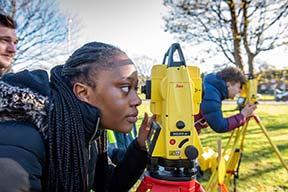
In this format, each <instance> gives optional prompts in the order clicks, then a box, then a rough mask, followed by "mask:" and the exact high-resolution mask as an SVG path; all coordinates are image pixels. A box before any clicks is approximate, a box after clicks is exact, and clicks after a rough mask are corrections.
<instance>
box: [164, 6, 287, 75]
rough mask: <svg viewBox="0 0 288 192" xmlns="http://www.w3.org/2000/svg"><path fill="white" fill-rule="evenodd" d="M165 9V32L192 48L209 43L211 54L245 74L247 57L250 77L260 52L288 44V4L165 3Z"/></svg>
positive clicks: (208, 49)
mask: <svg viewBox="0 0 288 192" xmlns="http://www.w3.org/2000/svg"><path fill="white" fill-rule="evenodd" d="M164 6H166V7H167V8H168V11H167V14H166V15H165V16H164V17H163V18H164V20H165V30H166V31H169V32H170V33H172V34H175V36H176V38H178V39H180V40H182V41H185V42H187V43H190V44H192V45H199V44H203V43H206V44H207V42H208V45H209V46H208V48H207V51H208V52H209V53H214V54H219V52H221V53H223V54H224V56H225V58H226V59H227V61H228V62H230V63H233V64H235V65H236V66H237V67H239V68H240V69H242V70H244V64H243V63H244V62H243V58H244V56H245V57H246V59H245V62H247V63H248V67H249V72H250V73H253V62H254V59H255V57H256V56H257V55H258V54H259V53H260V52H263V51H268V50H271V49H274V48H276V47H280V46H283V45H285V44H286V45H287V42H288V33H287V29H288V22H287V17H288V14H287V12H288V1H287V0H277V1H274V0H253V1H248V0H222V1H221V0H203V1H198V0H164ZM209 43H210V44H209ZM210 45H213V46H214V47H210ZM213 49H214V51H213Z"/></svg>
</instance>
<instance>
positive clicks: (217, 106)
mask: <svg viewBox="0 0 288 192" xmlns="http://www.w3.org/2000/svg"><path fill="white" fill-rule="evenodd" d="M203 92H204V94H203V95H204V97H203V99H202V102H201V105H200V110H201V112H200V113H199V114H198V115H196V116H195V127H196V128H197V130H200V129H201V128H204V127H207V126H208V125H209V126H210V127H211V128H212V129H213V130H214V131H215V132H217V133H222V132H228V131H231V130H233V129H235V128H237V127H240V126H241V125H243V124H244V123H245V117H244V116H243V115H242V114H241V113H238V114H236V115H233V116H230V117H228V118H224V117H223V113H222V101H223V100H224V99H227V98H228V89H227V85H226V82H225V81H224V80H223V79H221V78H220V77H218V76H216V75H215V74H213V73H211V74H208V75H206V76H205V78H204V82H203Z"/></svg>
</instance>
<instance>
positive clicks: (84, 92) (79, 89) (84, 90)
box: [73, 82, 89, 102]
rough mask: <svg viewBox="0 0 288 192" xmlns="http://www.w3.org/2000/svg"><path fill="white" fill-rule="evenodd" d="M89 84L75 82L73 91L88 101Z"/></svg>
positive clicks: (81, 98) (78, 96)
mask: <svg viewBox="0 0 288 192" xmlns="http://www.w3.org/2000/svg"><path fill="white" fill-rule="evenodd" d="M88 89H89V88H88V86H87V85H85V84H82V83H79V82H77V83H75V84H74V85H73V92H74V94H75V95H76V97H77V98H78V99H79V100H81V101H85V102H88V101H89V90H88Z"/></svg>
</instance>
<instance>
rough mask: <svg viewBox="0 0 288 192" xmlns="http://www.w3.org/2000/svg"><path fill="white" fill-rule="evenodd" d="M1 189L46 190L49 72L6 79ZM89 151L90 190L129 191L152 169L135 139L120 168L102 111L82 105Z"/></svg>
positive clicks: (1, 104) (0, 118)
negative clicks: (104, 127)
mask: <svg viewBox="0 0 288 192" xmlns="http://www.w3.org/2000/svg"><path fill="white" fill-rule="evenodd" d="M0 89H1V92H0V170H1V171H0V191H11V192H13V191H15V192H16V191H46V190H45V189H44V187H43V186H45V185H46V184H47V175H46V171H47V161H48V160H47V158H48V157H47V140H46V131H47V129H48V110H49V108H50V107H51V106H53V105H52V104H51V103H49V102H51V100H50V97H51V89H50V86H49V79H48V75H47V73H46V72H45V71H42V70H36V71H32V72H29V71H23V72H19V73H15V74H12V73H11V74H7V75H4V76H3V77H2V78H1V79H0ZM79 102H80V108H81V109H80V110H81V114H82V115H83V117H84V118H83V119H84V124H85V128H84V132H85V139H86V143H87V149H85V150H83V151H86V152H87V153H89V154H87V155H88V156H89V157H90V158H89V159H90V160H89V162H87V165H86V166H87V167H88V178H89V179H88V183H89V184H88V185H89V186H88V189H94V191H101V192H102V191H128V190H129V189H130V188H131V187H132V186H133V184H134V183H135V182H136V181H137V179H138V178H139V177H140V175H141V174H142V173H143V170H144V169H145V166H146V161H147V152H146V151H143V150H141V149H140V146H139V145H138V142H137V141H136V140H134V141H133V142H132V143H131V144H130V146H129V147H128V149H127V152H126V154H125V156H124V159H123V160H122V161H121V162H119V164H118V165H117V167H114V166H113V165H112V164H110V162H109V159H108V156H107V139H106V131H105V130H99V129H98V124H99V121H100V115H99V114H100V113H99V110H98V109H97V108H96V107H93V106H91V105H89V104H87V103H85V102H82V101H80V100H79Z"/></svg>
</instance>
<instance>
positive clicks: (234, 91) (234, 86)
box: [227, 82, 241, 99]
mask: <svg viewBox="0 0 288 192" xmlns="http://www.w3.org/2000/svg"><path fill="white" fill-rule="evenodd" d="M227 89H228V98H230V99H234V97H235V96H236V95H238V94H239V93H240V92H241V83H240V82H238V83H231V82H227Z"/></svg>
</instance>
